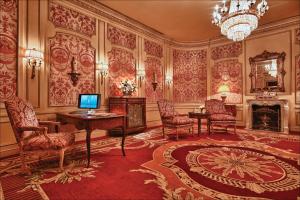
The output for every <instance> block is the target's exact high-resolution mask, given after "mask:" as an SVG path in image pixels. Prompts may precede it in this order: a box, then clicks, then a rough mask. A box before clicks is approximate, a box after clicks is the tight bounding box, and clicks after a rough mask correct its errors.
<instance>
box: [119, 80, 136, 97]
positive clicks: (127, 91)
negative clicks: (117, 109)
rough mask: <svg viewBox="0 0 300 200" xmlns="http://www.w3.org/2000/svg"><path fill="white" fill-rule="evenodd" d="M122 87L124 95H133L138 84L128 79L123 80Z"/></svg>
mask: <svg viewBox="0 0 300 200" xmlns="http://www.w3.org/2000/svg"><path fill="white" fill-rule="evenodd" d="M120 89H121V91H122V92H123V95H124V96H131V95H132V93H134V92H135V91H136V84H135V83H134V82H132V81H130V80H128V79H126V80H124V81H121V83H120Z"/></svg>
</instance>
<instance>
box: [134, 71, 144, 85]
mask: <svg viewBox="0 0 300 200" xmlns="http://www.w3.org/2000/svg"><path fill="white" fill-rule="evenodd" d="M145 74H146V73H145V70H144V69H139V70H138V71H137V74H136V75H137V76H138V78H139V85H140V87H142V80H144V78H145Z"/></svg>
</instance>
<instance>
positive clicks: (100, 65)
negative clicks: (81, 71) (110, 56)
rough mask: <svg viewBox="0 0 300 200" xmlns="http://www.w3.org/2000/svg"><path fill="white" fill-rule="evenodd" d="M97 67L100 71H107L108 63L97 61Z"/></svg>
mask: <svg viewBox="0 0 300 200" xmlns="http://www.w3.org/2000/svg"><path fill="white" fill-rule="evenodd" d="M97 68H98V69H99V70H100V71H107V70H108V64H106V63H104V62H100V63H97Z"/></svg>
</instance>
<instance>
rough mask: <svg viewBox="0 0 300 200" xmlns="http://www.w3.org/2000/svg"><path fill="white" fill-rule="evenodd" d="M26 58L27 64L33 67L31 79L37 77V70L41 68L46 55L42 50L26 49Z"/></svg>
mask: <svg viewBox="0 0 300 200" xmlns="http://www.w3.org/2000/svg"><path fill="white" fill-rule="evenodd" d="M25 59H26V60H27V63H26V66H27V67H28V68H29V67H31V79H34V77H35V70H37V69H39V68H40V67H41V65H42V61H43V59H44V55H43V53H42V52H40V51H38V50H36V49H35V48H33V49H26V51H25Z"/></svg>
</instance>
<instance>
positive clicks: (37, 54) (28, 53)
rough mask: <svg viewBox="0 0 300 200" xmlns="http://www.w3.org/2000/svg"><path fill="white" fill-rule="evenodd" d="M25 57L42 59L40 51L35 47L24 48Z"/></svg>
mask: <svg viewBox="0 0 300 200" xmlns="http://www.w3.org/2000/svg"><path fill="white" fill-rule="evenodd" d="M25 58H27V59H41V60H42V59H43V58H44V55H43V53H42V52H40V51H38V50H36V49H35V48H33V49H26V51H25Z"/></svg>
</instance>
